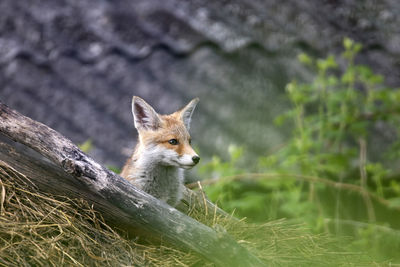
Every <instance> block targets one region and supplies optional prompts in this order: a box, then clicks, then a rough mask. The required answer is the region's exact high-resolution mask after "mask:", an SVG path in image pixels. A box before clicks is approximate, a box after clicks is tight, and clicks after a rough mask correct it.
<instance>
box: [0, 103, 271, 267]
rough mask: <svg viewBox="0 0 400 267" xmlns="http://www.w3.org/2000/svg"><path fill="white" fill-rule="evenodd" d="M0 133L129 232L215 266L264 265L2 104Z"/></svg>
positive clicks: (223, 235) (221, 235)
mask: <svg viewBox="0 0 400 267" xmlns="http://www.w3.org/2000/svg"><path fill="white" fill-rule="evenodd" d="M0 132H1V133H2V134H4V135H5V136H7V137H8V138H10V139H12V140H14V141H16V142H18V143H21V144H24V145H26V146H28V147H30V148H32V149H33V150H35V151H37V152H39V153H40V154H41V155H43V156H44V157H46V158H48V159H50V160H51V161H52V162H53V163H55V164H56V165H57V166H59V167H60V168H61V169H62V170H63V171H64V172H66V173H67V174H68V175H69V177H70V178H69V179H67V180H68V181H70V187H69V189H70V190H72V189H71V188H74V187H75V186H78V187H79V188H78V189H79V190H78V191H80V192H81V194H82V195H87V198H88V200H92V201H93V202H94V204H95V205H96V203H97V205H99V206H102V207H104V208H105V207H107V208H108V209H109V211H110V212H111V214H112V215H113V216H115V217H116V218H115V220H116V221H118V220H119V219H120V218H118V217H119V216H120V217H121V218H122V219H121V221H122V226H123V227H124V228H126V230H127V231H134V232H141V233H143V232H145V233H146V235H149V236H151V237H154V238H158V239H159V238H162V239H163V240H165V241H167V242H170V243H171V244H174V245H176V246H178V247H182V248H184V249H189V250H192V251H195V252H197V253H199V254H200V255H202V256H203V257H205V258H207V259H208V260H210V261H212V262H214V263H215V264H216V265H219V266H228V265H231V266H264V265H265V264H264V263H262V262H261V261H260V260H259V259H258V258H257V257H255V256H254V255H252V254H251V253H250V252H249V251H248V250H247V249H245V248H244V247H242V246H240V245H239V244H238V243H237V242H236V241H235V240H234V239H233V238H232V237H230V236H229V235H228V234H227V233H225V232H223V231H215V230H213V229H211V228H209V227H207V226H205V225H203V224H201V223H199V222H197V221H196V220H194V219H192V218H190V217H188V216H186V215H185V214H183V213H181V212H179V211H178V210H177V209H175V208H172V207H171V206H169V205H167V204H165V203H164V202H162V201H160V200H158V199H156V198H154V197H152V196H151V195H149V194H147V193H145V192H143V191H141V190H139V189H137V188H136V187H134V186H133V185H132V184H130V183H129V182H128V181H126V180H125V179H123V178H122V177H120V176H118V175H116V174H115V173H113V172H111V171H110V170H108V169H107V168H105V167H103V166H101V165H100V164H98V163H97V162H95V161H94V160H93V159H92V158H90V157H89V156H87V155H86V154H85V153H83V152H82V151H81V150H80V149H79V148H78V147H77V146H76V145H75V144H73V143H72V142H71V141H70V140H68V139H66V138H65V137H63V136H62V135H61V134H60V133H58V132H56V131H55V130H53V129H51V128H49V127H47V126H46V125H44V124H41V123H39V122H36V121H34V120H32V119H30V118H28V117H25V116H23V115H22V114H20V113H18V112H16V111H14V110H12V109H10V108H9V107H8V106H6V105H5V104H3V103H0ZM4 149H8V148H4ZM11 157H12V155H11ZM60 178H61V179H64V178H65V175H60ZM71 181H73V182H71ZM57 186H59V185H56V184H54V186H47V189H48V190H50V191H51V190H52V188H53V187H57ZM59 190H60V188H58V189H57V190H55V191H59ZM67 192H68V191H67ZM85 192H86V193H87V194H86V193H85ZM50 193H51V192H50ZM206 205H207V204H206ZM113 207H115V209H113Z"/></svg>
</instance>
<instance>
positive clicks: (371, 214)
mask: <svg viewBox="0 0 400 267" xmlns="http://www.w3.org/2000/svg"><path fill="white" fill-rule="evenodd" d="M358 142H359V144H360V164H359V165H360V177H361V187H362V188H363V191H362V196H363V199H364V202H365V206H366V207H367V213H368V219H369V221H370V222H375V221H376V217H375V211H374V206H373V205H372V201H371V198H370V196H369V195H368V194H367V193H366V192H368V190H367V170H366V168H365V165H366V164H367V142H366V141H365V139H364V138H360V139H359V140H358Z"/></svg>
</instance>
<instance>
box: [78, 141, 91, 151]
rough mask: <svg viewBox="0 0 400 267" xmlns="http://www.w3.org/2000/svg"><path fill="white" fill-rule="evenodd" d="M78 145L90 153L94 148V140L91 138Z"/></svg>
mask: <svg viewBox="0 0 400 267" xmlns="http://www.w3.org/2000/svg"><path fill="white" fill-rule="evenodd" d="M78 147H79V148H80V150H82V151H83V152H85V153H89V152H90V151H91V150H92V149H93V142H92V140H91V139H88V140H86V141H85V142H83V143H82V144H79V145H78Z"/></svg>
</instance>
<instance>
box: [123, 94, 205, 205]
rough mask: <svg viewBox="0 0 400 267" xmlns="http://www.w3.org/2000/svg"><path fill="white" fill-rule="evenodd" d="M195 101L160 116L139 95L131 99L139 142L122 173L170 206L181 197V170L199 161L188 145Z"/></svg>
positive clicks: (182, 174)
mask: <svg viewBox="0 0 400 267" xmlns="http://www.w3.org/2000/svg"><path fill="white" fill-rule="evenodd" d="M198 102H199V99H198V98H195V99H193V100H191V101H190V102H189V103H188V104H187V105H186V106H185V107H183V108H182V109H180V110H178V111H176V112H174V113H172V114H169V115H161V114H158V113H157V112H156V111H155V110H154V109H153V108H152V107H151V106H150V105H149V104H148V103H146V102H145V101H144V100H143V99H142V98H140V97H138V96H133V98H132V114H133V121H134V126H135V128H136V130H137V132H138V142H137V145H136V147H135V149H134V152H133V154H132V156H131V157H129V158H128V160H127V162H126V163H125V165H124V167H123V169H122V172H121V176H122V177H123V178H125V179H126V180H128V181H129V182H131V183H132V184H133V185H135V186H136V187H138V188H139V189H141V190H143V191H145V192H146V193H148V194H150V195H152V196H154V197H156V198H158V199H160V200H162V201H164V202H165V203H167V204H169V205H171V206H173V207H175V206H176V205H177V204H178V203H179V202H180V200H181V199H182V195H183V189H184V170H188V169H191V168H193V167H194V166H195V165H197V164H198V163H199V161H200V157H199V155H198V154H197V153H196V152H195V151H194V149H193V148H192V146H191V137H190V134H189V130H190V122H191V118H192V114H193V111H194V109H195V107H196V105H197V103H198Z"/></svg>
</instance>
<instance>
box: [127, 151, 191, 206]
mask: <svg viewBox="0 0 400 267" xmlns="http://www.w3.org/2000/svg"><path fill="white" fill-rule="evenodd" d="M157 156H158V155H157V153H155V152H154V151H151V150H149V149H147V150H146V149H142V147H140V146H139V147H137V148H136V151H135V153H134V154H133V156H132V158H131V163H130V165H131V166H130V168H129V173H127V174H125V175H124V176H125V178H127V179H128V180H130V181H131V182H132V183H133V184H135V185H136V186H138V187H139V188H140V189H142V190H144V191H145V192H147V193H149V194H151V195H153V196H155V197H157V198H159V199H161V200H163V201H165V202H167V203H168V204H170V205H173V206H174V205H176V204H177V202H178V201H179V200H180V199H181V197H182V189H181V187H182V186H183V179H184V176H183V169H181V168H178V167H174V166H165V165H162V164H160V162H159V160H158V159H157Z"/></svg>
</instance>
